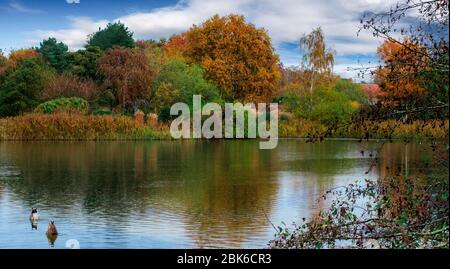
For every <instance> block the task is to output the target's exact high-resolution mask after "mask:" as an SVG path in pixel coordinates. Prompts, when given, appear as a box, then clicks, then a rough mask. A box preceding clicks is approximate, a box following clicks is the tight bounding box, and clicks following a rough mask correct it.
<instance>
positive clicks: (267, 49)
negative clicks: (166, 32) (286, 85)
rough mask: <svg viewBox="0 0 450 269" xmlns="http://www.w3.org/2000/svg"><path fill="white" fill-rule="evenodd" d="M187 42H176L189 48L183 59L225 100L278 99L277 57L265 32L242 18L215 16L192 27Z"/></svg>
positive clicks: (278, 74)
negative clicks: (203, 74)
mask: <svg viewBox="0 0 450 269" xmlns="http://www.w3.org/2000/svg"><path fill="white" fill-rule="evenodd" d="M186 39H187V40H183V38H181V40H179V41H177V43H181V45H180V46H181V47H183V46H184V45H186V46H187V48H186V50H185V51H184V53H183V54H184V56H185V57H186V58H187V59H188V61H189V62H193V63H197V64H199V65H201V66H202V67H203V68H204V69H205V71H206V75H207V78H209V79H212V80H213V81H214V82H215V83H216V84H217V85H218V86H219V88H220V89H221V91H222V96H223V97H224V98H225V99H227V100H241V101H253V102H254V101H270V100H271V99H272V97H273V96H274V95H275V93H276V91H277V83H278V80H279V78H280V72H279V70H278V65H277V63H278V56H277V55H275V53H274V49H273V47H272V45H271V43H270V38H269V37H268V35H267V33H266V31H265V30H264V29H258V28H256V27H255V26H254V25H253V24H249V23H246V22H245V19H244V17H243V16H237V15H229V16H226V17H219V16H218V15H216V16H214V17H212V18H211V19H209V20H207V21H206V22H204V23H202V24H201V25H199V26H193V27H192V28H191V29H190V30H189V31H188V32H187V33H186ZM172 42H175V41H173V40H172ZM170 44H171V42H170V41H169V45H170ZM166 48H167V46H166Z"/></svg>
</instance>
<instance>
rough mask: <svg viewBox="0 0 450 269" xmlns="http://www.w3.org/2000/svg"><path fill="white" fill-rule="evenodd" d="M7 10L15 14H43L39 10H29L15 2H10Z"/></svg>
mask: <svg viewBox="0 0 450 269" xmlns="http://www.w3.org/2000/svg"><path fill="white" fill-rule="evenodd" d="M9 9H11V10H14V11H16V12H20V13H42V12H43V11H42V10H40V9H34V8H29V7H27V6H24V5H23V4H21V3H19V2H16V1H12V2H10V3H9Z"/></svg>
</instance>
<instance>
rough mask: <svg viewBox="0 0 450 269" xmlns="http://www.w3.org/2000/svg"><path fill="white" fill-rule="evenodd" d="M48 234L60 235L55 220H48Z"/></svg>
mask: <svg viewBox="0 0 450 269" xmlns="http://www.w3.org/2000/svg"><path fill="white" fill-rule="evenodd" d="M47 235H49V236H50V235H53V236H54V235H58V230H57V229H56V226H55V222H54V221H53V220H51V221H49V222H48V227H47Z"/></svg>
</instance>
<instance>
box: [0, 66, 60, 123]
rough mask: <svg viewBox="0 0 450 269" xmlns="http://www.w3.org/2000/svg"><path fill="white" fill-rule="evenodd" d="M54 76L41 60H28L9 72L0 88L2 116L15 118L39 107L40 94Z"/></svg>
mask: <svg viewBox="0 0 450 269" xmlns="http://www.w3.org/2000/svg"><path fill="white" fill-rule="evenodd" d="M51 75H52V73H51V70H50V69H49V67H48V66H47V65H45V63H44V61H43V59H41V58H27V59H23V60H21V61H20V62H19V64H18V66H17V67H16V68H15V70H12V71H9V73H8V75H7V77H6V78H5V81H4V83H3V84H2V85H1V86H0V116H15V115H18V114H22V113H23V112H27V111H31V110H32V109H33V108H34V107H35V106H36V105H38V103H39V101H38V99H39V94H40V92H41V91H42V89H43V88H44V85H45V82H46V81H47V80H48V78H49V77H50V76H51Z"/></svg>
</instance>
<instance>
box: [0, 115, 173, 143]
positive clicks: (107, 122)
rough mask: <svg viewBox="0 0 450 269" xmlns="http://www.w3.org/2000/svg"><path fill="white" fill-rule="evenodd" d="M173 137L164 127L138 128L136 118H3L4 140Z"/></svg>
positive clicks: (1, 134) (0, 128)
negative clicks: (154, 128) (157, 128)
mask: <svg viewBox="0 0 450 269" xmlns="http://www.w3.org/2000/svg"><path fill="white" fill-rule="evenodd" d="M165 137H167V138H168V137H170V135H169V133H168V131H165V130H164V128H161V129H160V130H153V128H152V127H150V126H147V125H145V126H138V124H137V123H136V122H135V120H134V119H133V118H132V117H127V116H111V115H101V116H94V115H87V116H85V115H74V114H65V113H58V114H49V115H42V114H41V115H39V114H28V115H24V116H17V117H10V118H3V119H0V140H122V139H161V138H165Z"/></svg>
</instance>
